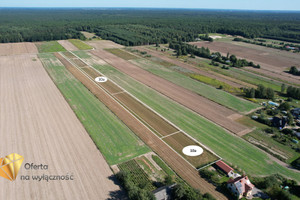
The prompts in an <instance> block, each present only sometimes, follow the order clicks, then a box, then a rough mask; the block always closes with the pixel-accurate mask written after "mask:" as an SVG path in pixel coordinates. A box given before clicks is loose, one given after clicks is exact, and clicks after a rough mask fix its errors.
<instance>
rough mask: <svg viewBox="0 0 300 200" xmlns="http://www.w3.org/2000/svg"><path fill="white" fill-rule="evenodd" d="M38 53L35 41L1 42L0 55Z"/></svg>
mask: <svg viewBox="0 0 300 200" xmlns="http://www.w3.org/2000/svg"><path fill="white" fill-rule="evenodd" d="M25 53H26V54H37V53H38V50H37V48H36V46H35V44H34V43H30V42H22V43H6V44H0V56H8V55H19V54H25Z"/></svg>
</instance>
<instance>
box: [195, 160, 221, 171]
mask: <svg viewBox="0 0 300 200" xmlns="http://www.w3.org/2000/svg"><path fill="white" fill-rule="evenodd" d="M221 160H223V159H222V158H220V159H219V160H216V161H214V162H212V163H209V164H207V165H204V166H203V167H200V168H198V169H197V170H198V171H200V170H201V169H204V168H205V167H208V166H211V165H213V164H215V163H216V162H219V161H221Z"/></svg>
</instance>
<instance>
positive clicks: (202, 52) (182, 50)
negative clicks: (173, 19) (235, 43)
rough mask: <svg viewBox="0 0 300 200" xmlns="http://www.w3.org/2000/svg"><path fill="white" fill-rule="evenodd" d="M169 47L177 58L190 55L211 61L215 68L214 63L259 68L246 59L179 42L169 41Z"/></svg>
mask: <svg viewBox="0 0 300 200" xmlns="http://www.w3.org/2000/svg"><path fill="white" fill-rule="evenodd" d="M169 47H170V48H171V49H174V50H175V51H176V54H177V57H178V56H182V55H188V54H190V55H191V57H194V56H199V57H202V58H208V59H211V60H212V64H213V65H216V66H219V64H215V62H217V63H222V64H225V65H229V66H231V67H244V66H252V67H254V68H260V65H255V64H254V63H253V62H248V61H247V60H246V59H238V58H237V57H236V56H235V55H230V54H229V53H227V56H222V55H221V53H220V52H214V53H211V52H210V50H209V49H208V48H204V47H201V48H198V47H197V46H195V45H190V44H187V43H184V42H181V41H179V42H178V41H171V42H170V43H169Z"/></svg>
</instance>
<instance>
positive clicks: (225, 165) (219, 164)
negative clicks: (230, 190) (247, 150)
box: [215, 160, 234, 177]
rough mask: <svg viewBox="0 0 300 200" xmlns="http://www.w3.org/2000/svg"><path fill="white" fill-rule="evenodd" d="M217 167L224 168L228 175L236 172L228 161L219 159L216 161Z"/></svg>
mask: <svg viewBox="0 0 300 200" xmlns="http://www.w3.org/2000/svg"><path fill="white" fill-rule="evenodd" d="M215 164H216V166H217V168H219V169H220V170H222V171H223V172H224V173H225V174H227V176H229V177H231V176H232V175H233V174H234V173H233V169H232V168H231V167H230V166H228V165H227V164H226V163H224V162H223V161H221V160H220V161H218V162H216V163H215Z"/></svg>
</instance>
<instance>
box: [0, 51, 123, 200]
mask: <svg viewBox="0 0 300 200" xmlns="http://www.w3.org/2000/svg"><path fill="white" fill-rule="evenodd" d="M1 46H2V45H1ZM0 49H1V48H0ZM27 52H28V51H27ZM0 102H1V103H0V138H1V139H0V141H1V145H0V156H1V157H4V156H6V155H9V154H11V153H17V154H20V155H22V156H23V157H24V161H23V165H22V166H21V169H20V172H19V175H18V177H17V179H16V180H15V181H14V182H10V181H9V180H7V179H4V178H2V177H0V199H3V200H4V199H5V200H23V199H50V200H52V199H53V200H54V199H78V200H79V199H92V200H96V199H97V200H98V199H109V198H110V197H111V194H113V195H114V196H115V194H118V192H119V191H120V188H119V186H117V185H115V184H114V182H113V181H112V180H111V179H110V178H109V177H110V176H111V175H112V172H111V170H110V168H109V166H108V165H107V163H106V161H105V160H104V158H103V157H102V155H101V153H100V152H99V150H98V149H97V148H96V146H95V145H94V143H93V142H92V140H91V139H90V137H89V135H88V133H87V132H86V131H85V129H84V127H83V126H82V125H81V123H80V121H79V120H78V119H77V118H76V116H75V114H74V113H73V111H72V110H71V108H70V107H69V105H68V103H67V102H66V101H65V99H64V98H63V96H62V95H61V93H60V92H59V90H58V89H57V88H56V86H55V85H54V83H53V82H52V80H51V79H50V78H49V76H48V74H47V73H46V71H45V70H44V68H43V66H42V64H41V62H40V61H39V59H38V58H37V56H36V55H31V54H30V55H29V54H26V55H15V56H1V57H0ZM25 163H33V164H35V165H40V164H42V165H48V169H47V170H41V169H40V170H32V169H25V167H24V164H25ZM43 174H45V175H54V176H58V175H59V176H62V175H67V174H68V175H73V178H74V180H69V181H66V180H65V181H58V180H52V181H50V180H49V182H47V181H43V180H42V181H36V180H32V178H31V180H20V178H21V176H22V175H23V176H25V175H29V176H30V177H32V175H39V176H42V175H43Z"/></svg>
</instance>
